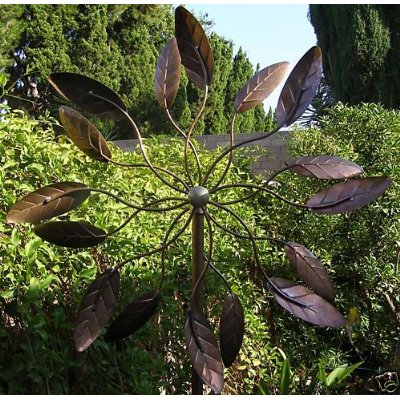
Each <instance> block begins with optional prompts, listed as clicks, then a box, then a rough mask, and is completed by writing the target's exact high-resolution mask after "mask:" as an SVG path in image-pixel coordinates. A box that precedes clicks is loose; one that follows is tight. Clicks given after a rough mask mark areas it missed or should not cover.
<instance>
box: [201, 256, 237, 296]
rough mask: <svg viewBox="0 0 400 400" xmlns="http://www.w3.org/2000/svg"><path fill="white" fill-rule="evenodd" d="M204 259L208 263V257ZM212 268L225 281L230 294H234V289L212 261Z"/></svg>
mask: <svg viewBox="0 0 400 400" xmlns="http://www.w3.org/2000/svg"><path fill="white" fill-rule="evenodd" d="M204 259H205V260H206V261H208V259H207V256H206V255H204ZM209 265H210V268H211V269H212V270H213V271H214V272H215V273H216V274H217V275H218V276H219V277H220V278H221V279H222V280H223V282H224V284H225V286H226V288H227V289H228V291H229V293H232V288H231V286H230V285H229V283H228V281H227V280H226V278H225V276H224V275H223V273H222V272H221V271H220V270H219V269H218V268H217V267H216V266H215V265H214V264H213V263H212V262H211V261H210V264H209Z"/></svg>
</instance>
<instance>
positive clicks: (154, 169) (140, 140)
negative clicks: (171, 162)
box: [91, 93, 186, 193]
mask: <svg viewBox="0 0 400 400" xmlns="http://www.w3.org/2000/svg"><path fill="white" fill-rule="evenodd" d="M91 96H93V97H97V98H99V99H102V100H104V101H106V102H108V103H110V104H112V105H113V106H114V107H115V108H117V109H118V110H119V111H120V112H121V113H123V114H124V115H125V117H126V118H127V119H128V121H129V123H130V124H131V125H132V127H133V129H134V131H135V133H136V136H137V138H138V140H139V146H140V150H141V153H142V155H143V158H144V161H145V162H146V164H147V165H148V167H149V168H150V169H151V170H152V171H153V173H154V175H155V176H156V177H157V178H158V179H160V181H162V182H163V183H164V184H165V185H167V186H169V187H170V188H171V189H174V190H176V191H177V192H181V193H186V192H185V191H184V190H182V189H180V188H178V187H176V186H174V185H172V184H171V183H170V182H168V181H167V180H165V179H164V178H163V177H162V175H160V174H159V173H158V172H157V169H156V168H154V166H153V164H152V163H151V162H150V160H149V158H148V157H147V154H146V149H145V147H144V144H143V139H142V135H141V133H140V131H139V128H138V127H137V125H136V123H135V121H134V120H133V119H132V117H131V116H130V115H129V114H128V113H127V112H126V111H125V110H124V109H122V108H121V107H120V106H119V105H118V104H115V103H114V102H113V101H111V100H109V99H107V98H105V97H103V96H100V95H97V94H94V93H92V94H91Z"/></svg>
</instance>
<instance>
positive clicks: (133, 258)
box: [115, 209, 194, 270]
mask: <svg viewBox="0 0 400 400" xmlns="http://www.w3.org/2000/svg"><path fill="white" fill-rule="evenodd" d="M188 210H189V209H186V210H184V212H186V211H188ZM184 212H182V213H184ZM193 212H194V211H193V210H192V211H191V213H190V215H189V218H188V219H187V221H186V222H185V225H184V226H183V227H182V228H181V229H180V230H179V231H178V232H177V233H176V234H175V235H174V236H173V238H172V239H171V240H170V241H168V242H167V243H164V244H163V245H162V246H160V247H158V248H156V249H153V250H150V251H147V252H145V253H140V254H137V255H136V256H133V257H130V258H128V259H127V260H125V261H122V262H121V263H119V264H118V265H117V266H116V267H115V269H116V270H118V269H121V268H122V267H123V266H124V265H126V264H128V263H130V262H132V261H135V260H138V259H139V258H143V257H147V256H151V255H152V254H155V253H158V252H160V251H161V250H162V249H164V248H165V247H168V246H169V245H170V244H172V243H174V242H175V240H177V239H178V238H179V236H181V235H182V233H183V232H184V231H185V230H186V228H187V227H188V226H189V224H190V221H191V220H192V217H193Z"/></svg>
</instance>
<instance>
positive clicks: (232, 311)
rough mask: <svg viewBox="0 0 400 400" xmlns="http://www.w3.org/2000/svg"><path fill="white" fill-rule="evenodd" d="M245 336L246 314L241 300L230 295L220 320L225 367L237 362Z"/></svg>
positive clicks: (220, 340) (232, 294) (222, 354)
mask: <svg viewBox="0 0 400 400" xmlns="http://www.w3.org/2000/svg"><path fill="white" fill-rule="evenodd" d="M243 334H244V312H243V307H242V304H241V303H240V300H239V298H238V297H237V296H236V295H235V294H234V293H229V294H228V295H227V296H226V297H225V300H224V305H223V307H222V312H221V316H220V320H219V343H220V346H221V357H222V361H223V362H224V365H225V367H229V366H231V365H232V364H233V362H234V361H235V359H236V357H237V355H238V354H239V351H240V348H241V346H242V341H243Z"/></svg>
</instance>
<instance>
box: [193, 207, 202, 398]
mask: <svg viewBox="0 0 400 400" xmlns="http://www.w3.org/2000/svg"><path fill="white" fill-rule="evenodd" d="M204 267H205V261H204V212H203V210H202V209H201V208H196V209H195V211H194V214H193V219H192V290H193V288H194V286H195V285H196V282H197V281H198V279H199V278H200V276H201V274H202V272H203V270H204ZM203 299H204V283H203V282H201V283H200V284H199V285H198V287H197V290H196V292H195V293H194V295H193V298H192V303H191V309H192V310H193V311H202V308H203ZM192 394H196V395H202V394H203V382H202V380H201V379H200V377H199V376H198V375H197V372H196V371H195V370H194V368H193V367H192Z"/></svg>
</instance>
